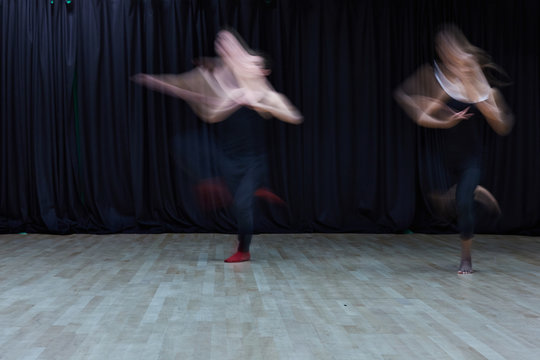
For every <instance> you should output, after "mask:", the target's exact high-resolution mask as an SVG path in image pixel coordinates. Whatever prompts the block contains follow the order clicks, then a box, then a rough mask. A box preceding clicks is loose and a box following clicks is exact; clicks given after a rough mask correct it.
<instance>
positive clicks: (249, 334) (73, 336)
mask: <svg viewBox="0 0 540 360" xmlns="http://www.w3.org/2000/svg"><path fill="white" fill-rule="evenodd" d="M234 242H235V237H234V236H232V235H218V234H157V235H147V234H144V235H141V234H135V235H127V234H117V235H86V234H76V235H69V236H56V235H41V234H29V235H22V234H21V235H0V359H8V360H11V359H14V360H19V359H28V360H30V359H99V360H103V359H129V360H132V359H144V360H147V359H204V360H208V359H249V360H251V359H291V360H298V359H339V360H342V359H355V360H357V359H538V358H540V341H539V339H540V276H539V271H540V257H539V254H540V238H534V237H522V236H495V235H481V236H478V237H477V238H476V239H475V241H474V244H473V265H474V267H475V269H476V273H474V274H472V275H457V274H456V270H457V265H458V256H459V240H458V239H457V236H456V235H424V234H408V235H370V234H294V235H291V234H287V235H276V234H273V235H258V236H255V237H254V240H253V246H252V257H253V259H252V261H251V262H247V263H241V264H225V263H224V262H223V259H224V258H225V257H227V256H228V255H230V254H231V253H232V250H233V248H234Z"/></svg>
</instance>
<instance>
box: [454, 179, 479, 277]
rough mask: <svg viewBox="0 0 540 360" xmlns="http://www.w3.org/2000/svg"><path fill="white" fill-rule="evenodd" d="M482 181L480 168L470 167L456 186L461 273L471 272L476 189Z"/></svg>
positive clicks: (459, 271)
mask: <svg viewBox="0 0 540 360" xmlns="http://www.w3.org/2000/svg"><path fill="white" fill-rule="evenodd" d="M479 182H480V169H478V168H468V169H465V171H463V173H462V174H461V176H460V179H459V181H458V184H457V188H456V207H457V216H458V228H459V232H460V238H461V263H460V266H459V270H458V273H459V274H471V273H472V272H473V269H472V258H471V245H472V239H473V236H474V224H475V218H474V191H475V189H476V187H477V186H478V183H479Z"/></svg>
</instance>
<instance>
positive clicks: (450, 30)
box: [435, 24, 511, 86]
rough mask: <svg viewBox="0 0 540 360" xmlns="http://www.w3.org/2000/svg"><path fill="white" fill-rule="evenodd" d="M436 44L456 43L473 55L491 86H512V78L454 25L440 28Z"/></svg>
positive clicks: (445, 25)
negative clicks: (496, 74) (501, 77)
mask: <svg viewBox="0 0 540 360" xmlns="http://www.w3.org/2000/svg"><path fill="white" fill-rule="evenodd" d="M435 42H436V43H447V42H454V43H455V44H457V45H458V46H459V48H460V49H461V50H462V51H463V52H465V53H467V54H469V55H472V56H473V58H474V60H475V61H476V63H477V64H478V65H479V66H480V68H481V69H482V71H483V73H484V75H485V76H486V79H487V80H488V82H489V83H490V84H491V85H497V86H506V85H510V83H511V82H510V77H509V76H508V74H507V73H506V72H505V71H504V70H503V69H502V68H501V67H500V66H499V65H497V64H495V63H494V62H493V61H492V60H491V56H490V55H489V54H488V53H487V52H485V51H484V50H482V49H480V48H479V47H477V46H474V45H473V44H471V43H470V42H469V40H468V39H467V38H466V37H465V35H464V34H463V32H462V31H461V30H460V29H459V28H458V27H457V26H456V25H454V24H444V25H442V26H441V27H440V29H439V31H438V32H437V35H436V37H435ZM493 72H496V73H499V74H501V75H503V77H505V78H506V79H507V80H506V81H505V80H501V79H499V78H498V77H496V76H495V75H494V74H493Z"/></svg>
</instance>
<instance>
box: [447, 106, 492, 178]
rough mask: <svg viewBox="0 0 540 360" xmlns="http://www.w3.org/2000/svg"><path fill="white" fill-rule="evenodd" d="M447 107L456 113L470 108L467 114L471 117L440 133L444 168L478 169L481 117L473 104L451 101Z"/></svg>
mask: <svg viewBox="0 0 540 360" xmlns="http://www.w3.org/2000/svg"><path fill="white" fill-rule="evenodd" d="M448 106H449V107H450V108H452V109H453V110H454V111H456V112H458V111H462V110H464V109H466V108H467V107H470V108H469V110H468V112H469V113H473V116H471V117H470V118H469V119H465V120H462V121H461V122H460V123H459V124H457V125H456V126H454V127H452V128H449V129H444V130H442V131H441V134H442V138H443V141H442V144H441V145H442V154H443V159H444V161H445V164H446V166H448V167H450V168H452V169H456V170H457V169H461V170H462V169H464V168H470V167H480V162H481V159H482V147H483V146H482V127H483V126H484V122H483V121H482V119H483V117H482V115H481V114H480V112H479V111H478V109H477V108H476V107H475V106H474V104H468V103H464V102H460V101H457V100H455V99H451V100H450V101H449V102H448Z"/></svg>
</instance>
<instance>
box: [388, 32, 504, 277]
mask: <svg viewBox="0 0 540 360" xmlns="http://www.w3.org/2000/svg"><path fill="white" fill-rule="evenodd" d="M436 50H437V55H438V57H439V59H438V60H437V61H436V62H434V64H433V67H432V66H430V65H424V66H423V67H422V68H420V70H418V72H417V74H416V75H415V76H413V77H411V78H410V79H408V80H407V81H406V82H405V83H404V84H403V85H402V86H401V87H400V88H398V89H397V90H396V92H395V96H396V100H397V101H398V102H399V104H400V105H401V106H402V107H403V109H404V110H405V111H406V112H407V114H408V115H409V116H410V117H411V118H412V119H413V120H414V121H415V122H416V123H417V124H418V125H420V126H424V127H428V128H439V129H445V130H444V131H443V132H442V134H443V136H444V140H445V142H444V145H443V160H444V165H445V167H446V168H447V169H448V170H449V172H450V175H451V177H452V178H453V179H454V181H453V182H457V185H456V187H455V189H454V188H452V189H451V190H450V191H449V194H452V193H455V195H454V196H455V203H456V211H457V219H458V228H459V231H460V237H461V263H460V266H459V270H458V273H459V274H470V273H472V272H473V269H472V261H471V244H472V238H473V234H474V222H475V220H474V199H475V196H476V198H477V199H479V200H481V201H482V202H483V203H485V204H489V206H490V207H492V208H494V209H495V210H496V211H497V210H498V204H497V202H496V200H495V198H494V197H493V196H492V195H491V194H490V193H489V192H488V191H487V190H486V189H484V188H482V187H479V186H478V183H479V181H480V168H481V153H482V136H481V132H480V127H479V126H480V125H481V123H480V122H479V120H478V117H479V115H483V117H484V118H485V119H486V121H487V123H488V124H489V125H490V127H491V128H492V129H493V130H494V131H495V132H496V133H497V134H499V135H506V134H508V133H509V132H510V130H511V129H512V125H513V117H512V115H511V114H510V113H509V111H508V109H507V107H506V105H505V103H504V100H503V98H502V96H501V94H500V93H499V91H498V90H497V89H495V88H492V87H491V85H490V83H489V82H488V80H487V77H486V74H485V73H484V71H485V70H486V68H491V69H496V70H499V69H498V68H497V67H496V66H495V65H494V64H493V63H491V62H490V61H489V57H488V56H487V54H485V53H484V52H483V51H482V50H481V49H479V48H477V47H475V46H473V45H471V44H470V43H469V41H468V40H467V39H466V38H465V36H464V35H463V34H462V32H461V31H460V30H459V29H458V28H456V27H455V26H453V25H447V26H446V27H444V28H443V29H442V30H441V31H440V32H438V33H437V36H436Z"/></svg>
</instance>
